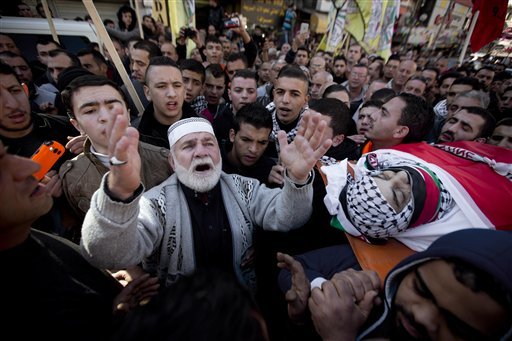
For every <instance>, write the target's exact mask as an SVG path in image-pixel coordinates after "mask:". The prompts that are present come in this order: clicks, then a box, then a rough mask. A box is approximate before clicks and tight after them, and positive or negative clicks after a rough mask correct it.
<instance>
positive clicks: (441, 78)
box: [437, 72, 462, 84]
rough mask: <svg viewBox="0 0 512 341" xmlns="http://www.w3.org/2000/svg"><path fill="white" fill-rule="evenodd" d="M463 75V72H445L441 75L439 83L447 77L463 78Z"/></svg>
mask: <svg viewBox="0 0 512 341" xmlns="http://www.w3.org/2000/svg"><path fill="white" fill-rule="evenodd" d="M461 77H462V74H460V73H458V72H446V73H443V74H441V76H439V79H438V81H437V82H438V83H439V84H441V83H442V82H444V80H445V79H447V78H455V79H458V78H461Z"/></svg>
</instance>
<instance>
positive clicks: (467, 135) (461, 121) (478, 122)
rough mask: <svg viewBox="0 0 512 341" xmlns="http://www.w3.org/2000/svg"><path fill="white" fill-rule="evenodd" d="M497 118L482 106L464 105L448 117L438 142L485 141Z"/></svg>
mask: <svg viewBox="0 0 512 341" xmlns="http://www.w3.org/2000/svg"><path fill="white" fill-rule="evenodd" d="M495 124H496V120H495V119H494V117H493V116H492V115H491V113H489V112H488V111H487V110H485V109H483V108H480V107H463V108H461V109H460V110H458V111H456V112H455V113H454V114H453V116H451V117H450V118H448V119H447V120H446V122H445V123H444V125H443V127H442V128H441V134H440V135H439V139H438V142H441V143H443V142H454V141H476V142H480V143H485V142H486V141H487V138H488V137H489V136H491V134H492V132H493V130H494V125H495Z"/></svg>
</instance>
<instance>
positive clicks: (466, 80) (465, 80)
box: [452, 77, 481, 90]
mask: <svg viewBox="0 0 512 341" xmlns="http://www.w3.org/2000/svg"><path fill="white" fill-rule="evenodd" d="M457 84H464V85H469V86H471V87H472V88H473V90H480V89H481V85H480V81H479V80H478V79H477V78H475V77H460V78H457V79H455V80H454V81H453V83H452V86H453V85H457Z"/></svg>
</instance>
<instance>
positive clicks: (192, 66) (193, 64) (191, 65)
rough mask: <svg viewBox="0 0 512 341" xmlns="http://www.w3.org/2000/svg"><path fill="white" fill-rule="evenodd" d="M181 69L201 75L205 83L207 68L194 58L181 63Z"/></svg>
mask: <svg viewBox="0 0 512 341" xmlns="http://www.w3.org/2000/svg"><path fill="white" fill-rule="evenodd" d="M179 65H180V69H181V71H182V72H183V71H185V70H189V71H192V72H195V73H199V74H200V75H201V82H202V83H204V78H205V68H204V66H203V64H201V63H200V62H198V61H197V60H195V59H193V58H188V59H183V60H182V61H181V62H180V64H179Z"/></svg>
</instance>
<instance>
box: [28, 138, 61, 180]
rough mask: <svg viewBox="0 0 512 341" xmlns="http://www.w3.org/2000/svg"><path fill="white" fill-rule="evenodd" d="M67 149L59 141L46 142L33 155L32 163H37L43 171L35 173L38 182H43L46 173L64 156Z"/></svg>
mask: <svg viewBox="0 0 512 341" xmlns="http://www.w3.org/2000/svg"><path fill="white" fill-rule="evenodd" d="M65 151H66V149H65V148H64V146H63V145H62V144H60V143H59V142H57V141H45V142H43V144H41V146H40V147H39V148H38V149H37V150H36V152H35V153H34V155H32V161H35V162H37V163H38V164H39V165H40V166H41V169H39V171H37V172H36V173H34V177H35V178H36V179H37V181H41V180H42V179H43V178H44V176H45V175H46V173H48V171H49V170H50V169H51V168H52V167H53V165H54V164H55V162H57V160H58V159H59V158H60V157H61V156H62V155H64V152H65Z"/></svg>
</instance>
